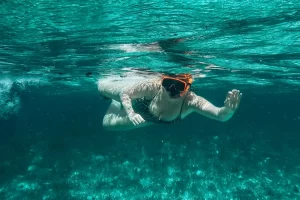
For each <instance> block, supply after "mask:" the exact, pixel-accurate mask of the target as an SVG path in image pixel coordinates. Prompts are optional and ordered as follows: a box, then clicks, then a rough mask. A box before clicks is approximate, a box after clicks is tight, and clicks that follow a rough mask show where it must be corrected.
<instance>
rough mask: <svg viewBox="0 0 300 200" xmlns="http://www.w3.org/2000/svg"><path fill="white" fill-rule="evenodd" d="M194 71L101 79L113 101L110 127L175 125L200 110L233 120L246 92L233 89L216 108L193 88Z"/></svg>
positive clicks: (107, 121) (101, 87)
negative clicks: (191, 72)
mask: <svg viewBox="0 0 300 200" xmlns="http://www.w3.org/2000/svg"><path fill="white" fill-rule="evenodd" d="M192 83H193V78H192V76H191V75H190V74H177V75H175V74H173V75H170V74H169V75H166V74H160V75H149V76H124V77H122V76H115V77H108V78H103V79H100V80H98V83H97V84H98V89H99V91H100V93H101V95H103V96H104V97H106V98H109V99H112V102H111V104H110V106H109V108H108V110H107V112H106V114H105V116H104V118H103V127H104V128H106V129H107V130H129V129H135V128H140V127H144V126H148V125H151V124H155V123H162V124H174V123H176V122H179V121H180V120H182V119H184V118H185V117H187V116H188V115H189V114H191V113H193V112H196V113H199V114H201V115H204V116H206V117H208V118H211V119H215V120H218V121H221V122H225V121H227V120H229V119H230V118H231V117H232V116H233V115H234V113H235V111H236V110H237V108H238V107H239V104H240V100H241V97H242V93H240V91H239V90H236V89H234V90H231V91H229V92H228V93H227V96H226V99H225V101H224V106H223V107H216V106H214V105H213V104H212V103H210V102H209V101H207V100H206V99H204V98H203V97H201V96H197V95H196V94H195V93H194V92H192V91H191V90H190V88H191V85H192Z"/></svg>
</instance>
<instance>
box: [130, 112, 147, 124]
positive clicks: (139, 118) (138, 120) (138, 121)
mask: <svg viewBox="0 0 300 200" xmlns="http://www.w3.org/2000/svg"><path fill="white" fill-rule="evenodd" d="M128 118H129V120H130V121H131V122H132V123H133V124H134V125H135V126H137V125H139V124H141V123H144V122H145V120H144V119H143V117H142V116H141V115H140V114H137V113H135V112H132V113H130V114H129V115H128Z"/></svg>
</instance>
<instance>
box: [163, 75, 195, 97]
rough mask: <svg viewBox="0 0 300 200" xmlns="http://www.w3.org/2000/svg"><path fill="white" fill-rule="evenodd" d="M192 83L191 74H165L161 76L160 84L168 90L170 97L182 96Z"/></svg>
mask: <svg viewBox="0 0 300 200" xmlns="http://www.w3.org/2000/svg"><path fill="white" fill-rule="evenodd" d="M192 83H193V78H192V75H191V74H167V75H163V77H162V83H161V84H162V86H163V87H164V88H165V89H166V90H167V91H168V92H169V94H170V97H172V98H178V97H182V96H183V95H184V94H186V92H188V91H189V89H190V88H191V85H192Z"/></svg>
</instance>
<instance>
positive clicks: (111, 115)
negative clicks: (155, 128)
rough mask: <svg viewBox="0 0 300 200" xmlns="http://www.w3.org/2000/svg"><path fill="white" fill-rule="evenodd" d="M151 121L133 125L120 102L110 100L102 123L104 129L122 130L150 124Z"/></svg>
mask: <svg viewBox="0 0 300 200" xmlns="http://www.w3.org/2000/svg"><path fill="white" fill-rule="evenodd" d="M151 124H152V123H149V122H145V123H142V124H141V125H137V126H135V125H134V124H133V123H132V122H131V121H130V120H129V118H128V117H127V114H126V112H125V110H124V109H123V107H122V105H121V103H120V102H118V101H115V100H112V102H111V104H110V106H109V108H108V110H107V112H106V114H105V116H104V118H103V122H102V125H103V127H104V128H105V129H106V130H110V131H122V130H129V129H136V128H141V127H144V126H148V125H151Z"/></svg>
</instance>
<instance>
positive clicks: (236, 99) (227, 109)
mask: <svg viewBox="0 0 300 200" xmlns="http://www.w3.org/2000/svg"><path fill="white" fill-rule="evenodd" d="M241 97H242V93H240V91H238V90H232V91H229V92H228V94H227V97H226V99H225V102H224V106H223V107H216V106H214V105H213V104H212V103H210V102H209V101H207V100H206V99H204V98H203V97H200V96H197V95H196V94H194V93H192V94H191V97H190V98H189V101H188V107H189V109H190V110H191V112H197V113H199V114H201V115H204V116H206V117H209V118H211V119H215V120H218V121H221V122H225V121H227V120H229V119H230V118H231V117H232V116H233V115H234V113H235V111H236V110H237V108H238V107H239V104H240V100H241Z"/></svg>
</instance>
